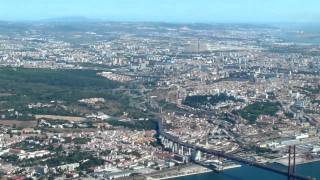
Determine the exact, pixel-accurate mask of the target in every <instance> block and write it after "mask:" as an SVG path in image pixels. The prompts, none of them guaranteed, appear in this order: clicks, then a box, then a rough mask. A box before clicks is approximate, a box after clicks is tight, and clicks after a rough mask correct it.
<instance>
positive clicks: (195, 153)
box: [191, 150, 201, 161]
mask: <svg viewBox="0 0 320 180" xmlns="http://www.w3.org/2000/svg"><path fill="white" fill-rule="evenodd" d="M191 159H192V160H193V161H201V151H199V150H194V151H193V152H192V154H191Z"/></svg>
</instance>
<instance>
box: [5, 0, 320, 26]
mask: <svg viewBox="0 0 320 180" xmlns="http://www.w3.org/2000/svg"><path fill="white" fill-rule="evenodd" d="M66 16H83V17H88V18H99V19H106V20H115V21H117V20H120V21H165V22H260V23H266V22H319V21H320V0H0V20H41V19H50V18H59V17H66Z"/></svg>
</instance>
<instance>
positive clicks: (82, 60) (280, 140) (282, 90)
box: [0, 17, 320, 180]
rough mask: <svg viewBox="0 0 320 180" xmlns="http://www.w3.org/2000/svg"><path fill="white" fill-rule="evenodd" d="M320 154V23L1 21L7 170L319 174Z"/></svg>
mask: <svg viewBox="0 0 320 180" xmlns="http://www.w3.org/2000/svg"><path fill="white" fill-rule="evenodd" d="M318 30H319V29H318ZM319 162H320V31H313V30H312V29H311V30H310V29H307V28H306V29H299V28H284V27H282V26H277V25H274V26H273V25H263V24H258V25H257V24H241V23H238V24H236V23H233V24H232V23H230V24H228V23H160V22H124V21H119V22H116V21H104V20H89V19H83V18H78V17H75V18H71V19H68V20H67V21H64V20H61V19H52V20H48V21H37V22H11V21H0V177H1V178H0V179H12V180H20V179H21V180H24V179H177V180H184V178H185V179H186V180H187V179H188V178H189V179H224V180H229V179H230V180H232V179H233V180H234V179H248V180H250V179H257V178H260V179H261V180H263V179H262V178H261V177H263V176H265V177H266V179H274V180H277V179H280V180H281V179H283V180H284V179H288V178H289V179H290V180H291V179H316V178H320V171H319V168H320V164H319ZM240 171H241V172H240ZM202 174H203V176H201V175H202ZM239 174H240V177H239V178H237V175H239ZM250 174H251V175H250Z"/></svg>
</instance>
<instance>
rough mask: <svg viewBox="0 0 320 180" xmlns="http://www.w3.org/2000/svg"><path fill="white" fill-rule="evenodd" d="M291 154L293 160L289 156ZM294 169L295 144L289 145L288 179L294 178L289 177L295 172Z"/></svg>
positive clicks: (292, 179)
mask: <svg viewBox="0 0 320 180" xmlns="http://www.w3.org/2000/svg"><path fill="white" fill-rule="evenodd" d="M292 156H293V160H292V161H291V158H292ZM295 171H296V145H294V146H293V147H292V146H289V155H288V180H295V179H294V178H293V177H291V175H292V174H295Z"/></svg>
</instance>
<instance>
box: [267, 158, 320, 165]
mask: <svg viewBox="0 0 320 180" xmlns="http://www.w3.org/2000/svg"><path fill="white" fill-rule="evenodd" d="M314 162H320V158H315V159H310V160H306V159H303V158H299V157H298V158H297V159H296V165H303V164H309V163H314ZM270 163H276V164H280V165H283V166H288V159H287V158H281V159H277V160H274V161H270Z"/></svg>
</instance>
